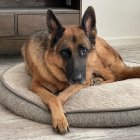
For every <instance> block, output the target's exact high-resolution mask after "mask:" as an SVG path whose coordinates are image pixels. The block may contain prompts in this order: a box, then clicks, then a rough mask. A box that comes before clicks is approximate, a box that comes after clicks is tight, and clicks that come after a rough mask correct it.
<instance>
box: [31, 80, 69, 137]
mask: <svg viewBox="0 0 140 140" xmlns="http://www.w3.org/2000/svg"><path fill="white" fill-rule="evenodd" d="M31 90H32V91H33V92H35V93H36V94H38V95H39V96H40V97H41V99H42V100H43V102H44V103H46V104H47V105H48V106H49V108H50V111H51V115H52V125H53V128H54V129H55V130H56V131H57V132H60V133H62V134H63V133H66V132H67V131H69V125H68V122H67V119H66V116H65V114H64V110H63V107H62V104H61V102H60V100H59V99H58V98H57V97H56V96H55V95H53V94H52V93H51V92H49V91H48V90H46V89H45V88H44V87H43V86H41V85H40V84H39V82H37V81H34V80H33V81H32V84H31Z"/></svg>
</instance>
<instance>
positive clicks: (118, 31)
mask: <svg viewBox="0 0 140 140" xmlns="http://www.w3.org/2000/svg"><path fill="white" fill-rule="evenodd" d="M89 5H91V6H93V7H94V9H95V12H96V18H97V31H98V36H101V37H103V38H105V39H106V40H108V41H109V42H110V43H111V44H112V45H135V44H140V0H82V14H83V13H84V11H85V10H86V8H87V7H88V6H89Z"/></svg>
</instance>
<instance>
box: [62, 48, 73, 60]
mask: <svg viewBox="0 0 140 140" xmlns="http://www.w3.org/2000/svg"><path fill="white" fill-rule="evenodd" d="M60 54H61V56H62V57H63V58H67V59H68V58H70V57H71V51H70V50H69V49H64V50H61V51H60Z"/></svg>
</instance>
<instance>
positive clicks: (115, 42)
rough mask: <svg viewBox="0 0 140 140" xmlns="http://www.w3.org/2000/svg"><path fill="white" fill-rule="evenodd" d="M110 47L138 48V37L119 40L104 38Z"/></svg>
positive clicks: (139, 41) (139, 39)
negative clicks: (136, 46)
mask: <svg viewBox="0 0 140 140" xmlns="http://www.w3.org/2000/svg"><path fill="white" fill-rule="evenodd" d="M104 39H105V40H106V41H107V42H108V43H109V44H110V45H111V46H115V47H119V46H125V47H127V46H132V45H133V46H135V45H139V46H140V36H136V37H121V38H104Z"/></svg>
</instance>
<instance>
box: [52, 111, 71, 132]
mask: <svg viewBox="0 0 140 140" xmlns="http://www.w3.org/2000/svg"><path fill="white" fill-rule="evenodd" d="M52 126H53V129H54V131H55V132H57V133H60V134H65V133H67V132H69V124H68V122H67V119H66V116H65V114H64V113H62V114H61V115H60V114H59V115H57V116H53V118H52Z"/></svg>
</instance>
